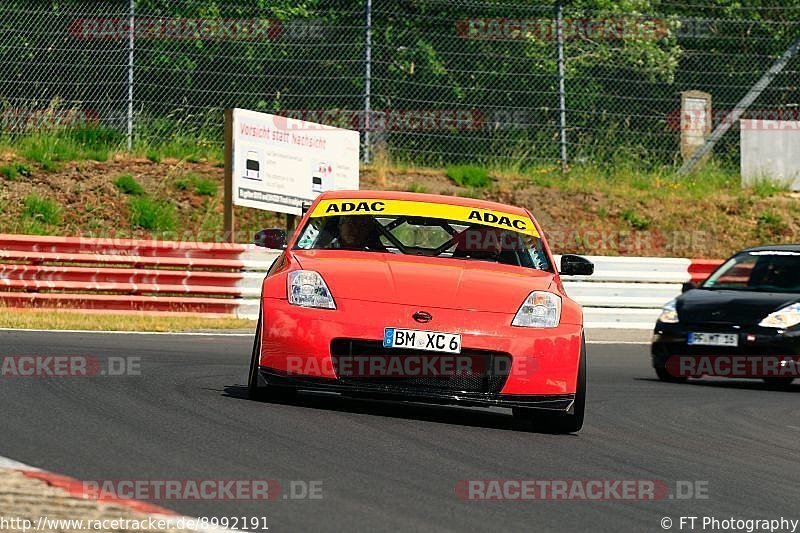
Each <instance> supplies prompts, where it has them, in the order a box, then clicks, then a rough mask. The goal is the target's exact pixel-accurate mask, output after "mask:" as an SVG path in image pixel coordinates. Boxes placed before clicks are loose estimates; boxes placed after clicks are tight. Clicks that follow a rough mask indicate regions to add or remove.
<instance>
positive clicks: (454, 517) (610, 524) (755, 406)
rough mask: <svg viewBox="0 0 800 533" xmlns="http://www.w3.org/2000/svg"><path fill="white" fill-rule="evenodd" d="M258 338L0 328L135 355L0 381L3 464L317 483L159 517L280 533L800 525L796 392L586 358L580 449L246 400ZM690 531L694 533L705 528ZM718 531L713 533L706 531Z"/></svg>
mask: <svg viewBox="0 0 800 533" xmlns="http://www.w3.org/2000/svg"><path fill="white" fill-rule="evenodd" d="M251 342H252V340H251V338H248V337H244V336H239V337H219V336H202V337H201V336H177V335H114V334H87V333H56V332H15V331H0V355H2V356H16V355H91V356H94V357H97V358H99V359H104V358H107V357H110V356H113V357H137V358H141V375H138V376H137V375H133V376H127V377H93V378H89V377H72V378H69V377H63V378H47V379H42V378H34V377H27V378H26V377H13V376H7V377H0V406H2V411H1V412H0V456H5V457H8V458H12V459H15V460H17V461H21V462H24V463H27V464H30V465H33V466H37V467H40V468H43V469H46V470H50V471H53V472H57V473H60V474H64V475H68V476H72V477H75V478H79V479H84V480H105V479H110V480H203V479H225V480H233V479H277V480H280V481H281V482H282V484H283V486H287V484H288V482H289V481H291V480H295V481H300V480H302V481H321V482H322V499H321V500H290V499H278V500H277V501H271V502H247V501H168V502H154V503H160V504H161V505H164V506H166V507H169V508H172V509H175V510H176V511H178V512H181V513H184V514H189V515H193V516H206V517H208V516H216V517H222V516H228V517H232V516H247V517H251V516H259V517H261V516H263V517H265V522H266V523H267V525H268V526H269V528H270V531H296V530H303V531H332V530H342V531H375V530H389V531H409V530H416V531H421V530H441V531H447V530H450V531H486V530H493V531H507V530H513V531H584V530H590V529H591V530H592V531H663V530H662V528H661V519H662V518H663V517H670V518H671V519H672V520H673V527H672V529H671V530H673V531H679V527H678V520H679V517H680V516H698V517H703V516H713V517H716V518H719V519H724V518H730V517H736V518H743V519H769V518H780V517H781V516H783V517H786V518H794V519H798V518H800V507H798V504H797V502H798V496H797V490H798V485H799V484H800V466H799V465H798V458H799V457H800V453H799V452H800V409H798V399H799V398H800V396H799V395H798V393H800V385H797V384H795V385H794V387H793V388H792V389H791V390H789V391H781V392H776V391H771V390H767V389H766V388H764V387H763V386H762V385H761V383H760V382H758V381H733V380H731V381H721V380H705V381H696V382H691V383H689V384H683V385H681V384H667V383H661V382H658V381H657V380H655V379H654V375H653V372H652V370H651V369H650V367H649V361H648V357H647V351H648V347H647V346H646V345H635V344H591V345H590V346H589V349H588V354H589V397H588V403H587V414H586V416H587V418H586V424H585V426H584V429H583V431H582V432H581V433H579V434H577V435H548V434H540V433H535V432H531V431H528V430H527V429H526V428H525V427H524V426H520V425H519V424H518V423H516V422H515V421H514V420H513V419H512V417H511V415H510V413H509V412H507V411H504V410H501V409H497V410H490V409H471V408H454V407H439V406H425V405H408V404H392V403H386V402H372V401H366V400H354V399H342V398H338V397H331V396H310V395H304V396H302V397H301V398H300V399H299V400H298V401H296V402H295V403H293V404H269V403H259V402H254V401H250V400H247V399H245V394H244V393H245V391H244V388H243V383H244V381H245V374H246V369H247V365H248V360H249V354H250V344H251ZM472 479H538V480H545V479H546V480H657V481H659V482H664V483H666V484H667V486H668V487H670V489H671V490H672V496H676V494H677V493H676V489H675V487H676V483H677V482H692V483H694V482H698V481H699V482H700V485H699V486H700V487H702V486H703V484H704V483H707V492H708V498H707V499H688V500H684V499H677V498H666V499H663V500H658V501H619V500H610V501H591V502H589V501H477V502H476V501H464V500H461V499H459V498H458V497H457V496H456V492H455V487H456V484H457V483H458V482H459V480H472ZM687 530H688V529H687V528H686V527H684V529H683V531H687ZM695 531H700V529H699V528H696V529H695ZM706 531H708V530H706Z"/></svg>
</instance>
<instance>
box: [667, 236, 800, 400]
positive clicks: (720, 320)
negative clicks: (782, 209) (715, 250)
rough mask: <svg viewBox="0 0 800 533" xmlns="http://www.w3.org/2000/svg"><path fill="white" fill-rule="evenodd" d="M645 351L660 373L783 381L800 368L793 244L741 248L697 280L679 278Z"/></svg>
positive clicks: (799, 295) (798, 264)
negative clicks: (682, 281)
mask: <svg viewBox="0 0 800 533" xmlns="http://www.w3.org/2000/svg"><path fill="white" fill-rule="evenodd" d="M651 354H652V358H653V367H654V368H655V371H656V374H657V375H658V377H659V378H660V379H662V380H664V381H685V380H686V379H687V378H688V377H701V376H703V375H721V376H724V377H758V378H762V379H764V381H766V382H767V383H768V384H770V385H772V386H777V387H785V386H788V385H789V384H790V383H791V382H792V379H793V378H794V376H795V375H800V373H798V371H799V370H800V368H798V367H799V366H800V365H798V360H799V359H800V358H798V357H797V356H798V355H800V245H780V246H763V247H758V248H748V249H746V250H743V251H741V252H739V253H737V254H736V255H734V256H733V257H731V258H730V259H728V260H727V261H725V263H723V264H722V265H721V266H720V267H719V268H718V269H717V270H716V271H714V273H712V274H711V276H709V278H708V279H706V280H705V281H703V282H702V283H701V284H700V285H696V284H694V283H691V282H689V283H686V284H684V292H683V294H681V295H680V296H679V297H677V298H676V299H674V300H673V301H671V302H669V303H668V304H667V305H666V306H664V309H663V311H662V313H661V316H660V317H659V319H658V322H656V327H655V331H654V336H653V344H652V350H651ZM721 358H727V359H726V360H725V362H724V363H722V362H720V359H721Z"/></svg>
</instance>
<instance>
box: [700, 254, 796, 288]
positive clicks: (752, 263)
mask: <svg viewBox="0 0 800 533" xmlns="http://www.w3.org/2000/svg"><path fill="white" fill-rule="evenodd" d="M701 288H703V289H727V290H741V291H763V292H788V293H794V292H796V293H800V252H790V251H777V250H776V251H753V252H744V253H742V254H739V255H737V256H735V257H733V258H731V259H729V260H728V261H727V262H726V263H725V264H724V265H722V267H721V268H720V269H719V270H717V271H716V272H715V273H714V274H712V275H711V277H709V278H708V279H707V280H706V281H705V282H703V284H702V285H701Z"/></svg>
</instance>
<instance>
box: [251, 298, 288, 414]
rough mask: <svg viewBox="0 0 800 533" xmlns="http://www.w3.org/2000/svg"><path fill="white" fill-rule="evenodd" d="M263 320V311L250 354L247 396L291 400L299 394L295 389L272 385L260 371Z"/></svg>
mask: <svg viewBox="0 0 800 533" xmlns="http://www.w3.org/2000/svg"><path fill="white" fill-rule="evenodd" d="M261 321H262V313H260V312H259V314H258V324H257V325H256V336H255V339H254V340H253V353H252V354H251V356H250V371H249V372H248V374H247V396H248V397H249V398H250V399H251V400H257V401H263V400H284V401H285V400H291V399H292V398H294V396H295V395H296V394H297V391H296V390H295V389H291V388H288V387H274V386H273V387H270V386H269V385H267V383H266V381H264V378H263V377H261V373H260V372H259V371H258V361H259V354H260V353H261Z"/></svg>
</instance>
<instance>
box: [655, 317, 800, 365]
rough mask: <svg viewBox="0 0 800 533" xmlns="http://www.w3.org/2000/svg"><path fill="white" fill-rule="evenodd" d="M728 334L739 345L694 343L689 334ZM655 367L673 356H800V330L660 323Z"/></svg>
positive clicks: (665, 362)
mask: <svg viewBox="0 0 800 533" xmlns="http://www.w3.org/2000/svg"><path fill="white" fill-rule="evenodd" d="M691 332H703V333H728V334H735V335H737V336H738V338H739V345H738V346H736V347H727V346H724V347H723V346H690V345H689V344H688V343H687V341H688V338H689V333H691ZM650 353H651V357H652V363H653V367H655V368H664V367H665V366H666V365H667V361H668V360H669V359H670V357H673V356H681V355H686V356H701V355H709V356H718V355H727V356H739V355H741V356H796V355H800V331H798V330H787V331H779V330H776V329H773V328H763V327H759V326H753V327H747V326H737V325H733V324H689V323H687V324H684V323H678V324H664V323H662V322H657V323H656V327H655V330H654V332H653V341H652V345H651V352H650Z"/></svg>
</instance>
